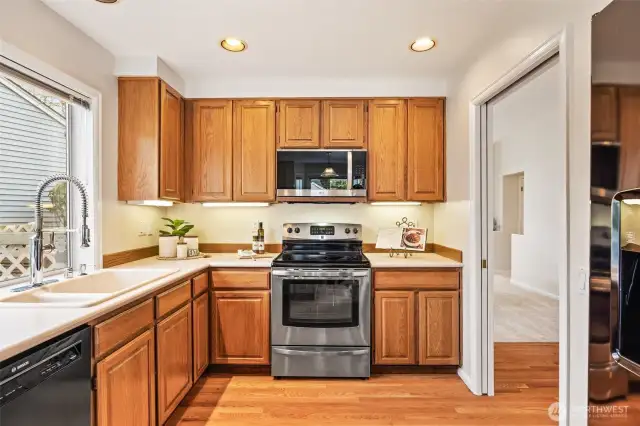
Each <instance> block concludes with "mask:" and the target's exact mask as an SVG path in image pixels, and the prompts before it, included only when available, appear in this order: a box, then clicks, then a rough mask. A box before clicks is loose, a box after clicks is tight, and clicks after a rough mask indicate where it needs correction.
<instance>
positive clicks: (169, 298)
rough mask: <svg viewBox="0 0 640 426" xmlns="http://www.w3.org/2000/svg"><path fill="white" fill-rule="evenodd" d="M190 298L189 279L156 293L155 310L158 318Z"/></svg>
mask: <svg viewBox="0 0 640 426" xmlns="http://www.w3.org/2000/svg"><path fill="white" fill-rule="evenodd" d="M190 299H191V283H190V282H189V281H187V282H185V283H182V284H180V285H179V286H177V287H174V288H172V289H170V290H167V291H165V292H164V293H162V294H159V295H157V296H156V311H157V312H158V318H162V317H163V316H165V315H166V314H168V313H169V312H171V311H173V310H174V309H176V308H177V307H179V306H181V305H183V304H185V303H187V301H188V300H190Z"/></svg>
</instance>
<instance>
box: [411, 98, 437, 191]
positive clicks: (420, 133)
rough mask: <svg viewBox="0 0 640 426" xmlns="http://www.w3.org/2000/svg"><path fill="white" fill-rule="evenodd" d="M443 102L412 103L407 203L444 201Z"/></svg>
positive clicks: (431, 100)
mask: <svg viewBox="0 0 640 426" xmlns="http://www.w3.org/2000/svg"><path fill="white" fill-rule="evenodd" d="M444 149H445V146H444V100H443V99H410V100H409V105H408V142H407V163H408V167H407V200H409V201H444V189H445V188H444V180H445V164H444V158H445V157H444V155H445V152H444Z"/></svg>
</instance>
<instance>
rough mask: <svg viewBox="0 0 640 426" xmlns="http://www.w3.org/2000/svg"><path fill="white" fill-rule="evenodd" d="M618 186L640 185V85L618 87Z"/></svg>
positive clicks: (631, 186)
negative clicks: (639, 165)
mask: <svg viewBox="0 0 640 426" xmlns="http://www.w3.org/2000/svg"><path fill="white" fill-rule="evenodd" d="M619 93H620V173H619V176H620V178H619V180H620V183H619V186H618V187H619V188H624V189H626V188H638V187H640V168H639V167H638V164H640V87H631V86H628V87H620V89H619Z"/></svg>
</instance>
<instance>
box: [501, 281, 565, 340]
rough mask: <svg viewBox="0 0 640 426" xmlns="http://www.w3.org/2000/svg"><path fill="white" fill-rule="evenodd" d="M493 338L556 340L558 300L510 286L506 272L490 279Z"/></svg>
mask: <svg viewBox="0 0 640 426" xmlns="http://www.w3.org/2000/svg"><path fill="white" fill-rule="evenodd" d="M493 292H494V293H493V294H494V298H493V300H494V303H493V307H494V313H493V320H494V341H496V342H557V341H558V328H559V320H558V316H559V311H558V309H559V306H558V301H557V300H555V299H553V298H550V297H547V296H543V295H540V294H538V293H534V292H531V291H528V290H526V289H523V288H521V287H518V286H515V285H513V284H512V283H511V282H510V280H509V277H508V276H506V275H501V274H496V275H494V280H493Z"/></svg>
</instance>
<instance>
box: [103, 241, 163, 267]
mask: <svg viewBox="0 0 640 426" xmlns="http://www.w3.org/2000/svg"><path fill="white" fill-rule="evenodd" d="M157 255H158V246H150V247H141V248H137V249H133V250H126V251H121V252H118V253H110V254H105V255H103V256H102V267H103V268H113V267H114V266H118V265H122V264H124V263H129V262H135V261H136V260H140V259H146V258H147V257H152V256H157Z"/></svg>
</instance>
